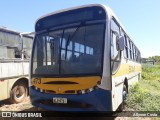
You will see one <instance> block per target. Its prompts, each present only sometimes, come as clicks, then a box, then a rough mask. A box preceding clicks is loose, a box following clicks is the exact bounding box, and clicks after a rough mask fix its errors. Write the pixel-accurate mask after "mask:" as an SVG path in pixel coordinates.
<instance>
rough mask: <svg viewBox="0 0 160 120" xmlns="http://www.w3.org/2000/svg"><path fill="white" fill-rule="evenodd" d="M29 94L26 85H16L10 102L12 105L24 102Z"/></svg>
mask: <svg viewBox="0 0 160 120" xmlns="http://www.w3.org/2000/svg"><path fill="white" fill-rule="evenodd" d="M27 94H28V88H27V85H26V84H24V83H16V84H15V85H14V86H13V88H12V90H11V93H10V102H11V103H20V102H22V101H23V100H24V99H25V98H26V97H27Z"/></svg>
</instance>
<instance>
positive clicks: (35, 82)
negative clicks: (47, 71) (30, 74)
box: [32, 78, 41, 84]
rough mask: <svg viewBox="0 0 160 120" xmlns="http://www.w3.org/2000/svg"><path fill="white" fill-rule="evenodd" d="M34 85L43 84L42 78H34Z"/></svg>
mask: <svg viewBox="0 0 160 120" xmlns="http://www.w3.org/2000/svg"><path fill="white" fill-rule="evenodd" d="M32 84H41V79H40V78H34V79H33V80H32Z"/></svg>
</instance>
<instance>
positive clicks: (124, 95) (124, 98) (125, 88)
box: [119, 85, 127, 111]
mask: <svg viewBox="0 0 160 120" xmlns="http://www.w3.org/2000/svg"><path fill="white" fill-rule="evenodd" d="M122 99H123V101H122V103H121V105H120V106H119V111H123V109H124V108H125V105H126V100H127V87H126V85H123V91H122Z"/></svg>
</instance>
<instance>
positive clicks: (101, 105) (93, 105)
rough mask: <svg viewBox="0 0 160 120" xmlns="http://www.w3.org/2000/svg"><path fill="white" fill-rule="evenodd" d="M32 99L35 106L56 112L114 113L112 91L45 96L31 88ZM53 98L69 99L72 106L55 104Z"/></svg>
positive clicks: (99, 90)
mask: <svg viewBox="0 0 160 120" xmlns="http://www.w3.org/2000/svg"><path fill="white" fill-rule="evenodd" d="M30 97H31V98H32V99H31V102H32V104H33V105H35V106H37V107H41V108H44V109H50V110H55V111H70V112H80V111H81V112H82V111H94V112H95V111H99V112H106V111H112V106H111V91H106V90H103V89H98V90H95V91H93V92H90V93H89V94H82V95H58V94H57V95H56V94H55V95H54V94H45V93H41V92H39V91H37V90H35V89H34V88H33V87H30ZM53 98H67V102H70V103H71V104H70V105H68V104H53Z"/></svg>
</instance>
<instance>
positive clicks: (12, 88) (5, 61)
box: [0, 27, 33, 103]
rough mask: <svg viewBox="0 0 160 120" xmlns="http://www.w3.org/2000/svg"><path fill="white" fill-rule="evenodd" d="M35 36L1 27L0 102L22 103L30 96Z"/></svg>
mask: <svg viewBox="0 0 160 120" xmlns="http://www.w3.org/2000/svg"><path fill="white" fill-rule="evenodd" d="M32 41H33V35H29V34H23V33H20V32H17V31H14V30H9V29H7V28H3V27H0V101H1V100H4V99H8V98H9V100H10V102H11V103H20V102H22V101H23V100H24V99H25V98H26V96H27V95H28V80H29V76H28V74H29V59H30V52H31V47H32Z"/></svg>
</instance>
